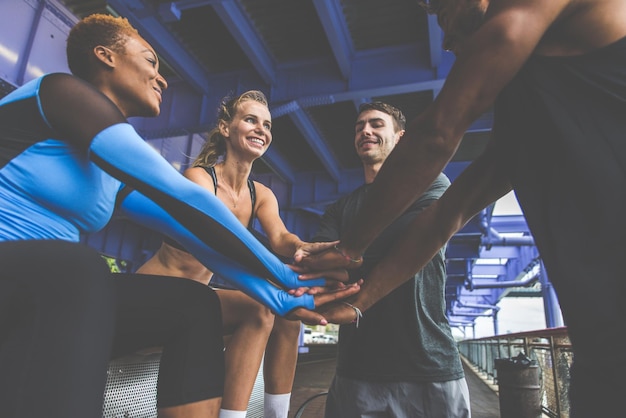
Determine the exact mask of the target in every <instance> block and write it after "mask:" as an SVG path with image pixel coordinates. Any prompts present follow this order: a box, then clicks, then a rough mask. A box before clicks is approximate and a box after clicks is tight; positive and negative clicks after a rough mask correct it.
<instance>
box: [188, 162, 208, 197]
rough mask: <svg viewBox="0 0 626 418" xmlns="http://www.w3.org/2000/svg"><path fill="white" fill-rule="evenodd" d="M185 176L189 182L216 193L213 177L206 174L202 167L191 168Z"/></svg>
mask: <svg viewBox="0 0 626 418" xmlns="http://www.w3.org/2000/svg"><path fill="white" fill-rule="evenodd" d="M183 175H184V176H185V177H187V178H188V179H189V180H191V181H193V182H194V183H197V184H199V185H200V186H203V187H204V188H206V189H208V190H210V191H213V192H215V186H214V185H213V179H212V178H211V176H210V175H209V173H207V172H206V170H205V169H204V168H202V167H191V168H188V169H186V170H185V171H184V172H183Z"/></svg>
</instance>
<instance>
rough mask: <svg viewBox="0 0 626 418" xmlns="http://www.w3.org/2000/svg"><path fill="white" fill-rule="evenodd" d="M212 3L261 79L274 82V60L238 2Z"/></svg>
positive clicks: (226, 0) (230, 0)
mask: <svg viewBox="0 0 626 418" xmlns="http://www.w3.org/2000/svg"><path fill="white" fill-rule="evenodd" d="M212 4H213V8H214V9H215V12H216V13H217V14H218V16H219V17H220V19H222V22H224V25H225V26H226V27H227V28H228V30H229V31H230V33H231V35H233V37H234V38H235V40H236V41H237V43H238V44H239V46H240V47H241V49H242V50H243V52H244V53H245V54H246V56H247V57H248V58H249V59H250V61H251V62H252V66H253V67H254V68H255V69H256V71H257V72H258V73H259V75H260V76H261V78H262V79H263V81H265V82H266V83H267V84H274V83H275V82H276V78H277V77H276V68H275V65H274V60H273V59H272V57H271V56H270V55H269V53H268V52H267V48H266V47H265V44H264V43H263V40H262V39H261V37H260V36H259V34H258V33H257V31H256V29H255V28H254V26H252V24H251V23H250V18H249V17H248V16H247V15H246V13H245V12H244V11H243V10H242V8H241V6H240V5H239V3H238V2H236V1H234V0H223V1H219V2H212Z"/></svg>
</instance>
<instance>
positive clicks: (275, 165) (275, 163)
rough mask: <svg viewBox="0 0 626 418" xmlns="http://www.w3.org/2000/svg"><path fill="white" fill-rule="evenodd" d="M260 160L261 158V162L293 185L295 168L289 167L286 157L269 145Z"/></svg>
mask: <svg viewBox="0 0 626 418" xmlns="http://www.w3.org/2000/svg"><path fill="white" fill-rule="evenodd" d="M261 160H263V162H264V163H265V164H267V165H268V166H269V167H270V168H271V169H272V171H273V172H274V173H275V174H276V175H277V176H278V177H280V178H281V179H282V180H283V181H284V182H285V183H288V184H291V185H293V184H294V183H295V182H296V175H295V170H294V169H293V167H291V164H289V162H288V161H287V159H286V158H285V157H283V156H282V155H281V154H280V153H279V152H278V151H276V150H275V149H274V148H271V147H270V148H269V149H268V150H267V151H265V154H263V156H262V157H261Z"/></svg>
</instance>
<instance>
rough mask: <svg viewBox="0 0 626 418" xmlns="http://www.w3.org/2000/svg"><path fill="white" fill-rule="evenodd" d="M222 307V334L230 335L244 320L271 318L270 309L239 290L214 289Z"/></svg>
mask: <svg viewBox="0 0 626 418" xmlns="http://www.w3.org/2000/svg"><path fill="white" fill-rule="evenodd" d="M215 292H216V294H217V296H218V297H219V299H220V305H221V307H222V320H223V327H224V334H225V335H230V334H232V333H233V332H235V330H236V329H237V328H239V326H240V325H241V324H243V323H244V322H247V323H249V322H251V321H261V322H262V321H263V320H266V321H269V320H273V314H272V313H271V311H270V310H269V309H268V308H267V307H266V306H264V305H262V304H261V303H259V302H257V301H256V300H254V299H252V298H251V297H250V296H248V295H246V294H245V293H243V292H241V291H239V290H231V289H219V290H216V291H215Z"/></svg>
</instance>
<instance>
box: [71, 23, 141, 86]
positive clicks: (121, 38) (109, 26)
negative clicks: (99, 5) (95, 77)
mask: <svg viewBox="0 0 626 418" xmlns="http://www.w3.org/2000/svg"><path fill="white" fill-rule="evenodd" d="M136 35H139V32H137V29H135V28H134V27H132V25H131V24H130V23H129V22H128V19H126V18H124V17H115V16H111V15H106V14H93V15H89V16H87V17H85V18H83V19H81V20H80V21H79V22H78V23H77V24H76V25H74V27H73V28H72V29H71V30H70V33H69V35H68V37H67V45H66V53H67V63H68V65H69V67H70V71H71V72H72V74H74V75H76V76H77V77H80V78H82V79H89V77H90V75H91V72H92V70H93V67H92V64H91V63H92V61H91V59H90V57H91V56H92V54H93V49H94V48H95V47H97V46H98V45H102V46H106V47H107V48H111V49H112V50H114V51H115V52H118V53H119V52H123V51H124V48H125V46H126V42H127V41H128V38H129V37H131V36H136Z"/></svg>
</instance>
